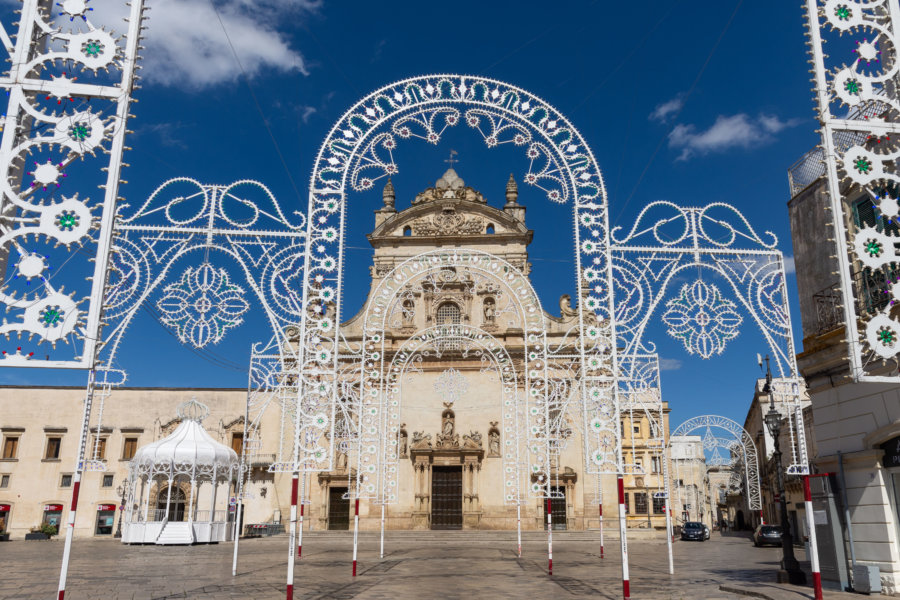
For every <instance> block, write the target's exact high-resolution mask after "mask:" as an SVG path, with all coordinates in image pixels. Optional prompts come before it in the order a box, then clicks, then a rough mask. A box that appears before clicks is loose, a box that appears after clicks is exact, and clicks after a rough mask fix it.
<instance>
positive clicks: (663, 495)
mask: <svg viewBox="0 0 900 600" xmlns="http://www.w3.org/2000/svg"><path fill="white" fill-rule="evenodd" d="M653 497H654V498H668V497H669V494H668V493H666V492H653Z"/></svg>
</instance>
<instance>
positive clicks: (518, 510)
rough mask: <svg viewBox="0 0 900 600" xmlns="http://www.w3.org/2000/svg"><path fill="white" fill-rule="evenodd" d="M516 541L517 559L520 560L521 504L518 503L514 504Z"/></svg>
mask: <svg viewBox="0 0 900 600" xmlns="http://www.w3.org/2000/svg"><path fill="white" fill-rule="evenodd" d="M516 539H517V542H518V553H519V558H522V504H521V503H520V502H516Z"/></svg>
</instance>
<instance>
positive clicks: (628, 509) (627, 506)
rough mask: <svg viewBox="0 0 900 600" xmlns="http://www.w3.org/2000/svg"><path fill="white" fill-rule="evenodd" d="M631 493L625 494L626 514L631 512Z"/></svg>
mask: <svg viewBox="0 0 900 600" xmlns="http://www.w3.org/2000/svg"><path fill="white" fill-rule="evenodd" d="M630 495H631V494H628V493H626V494H624V496H625V514H626V515H627V514H628V513H630V512H631V506H630V505H629V503H628V496H630Z"/></svg>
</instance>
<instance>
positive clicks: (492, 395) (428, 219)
mask: <svg viewBox="0 0 900 600" xmlns="http://www.w3.org/2000/svg"><path fill="white" fill-rule="evenodd" d="M374 217H375V220H374V221H375V222H374V229H373V230H372V231H371V233H370V234H369V235H368V236H367V238H368V240H369V242H370V244H371V246H372V247H373V250H374V252H373V262H372V265H371V267H370V275H371V277H370V281H369V282H367V283H368V284H369V290H370V291H369V298H368V299H367V300H366V302H364V304H363V308H362V309H361V310H360V312H359V313H358V314H356V315H353V316H351V317H349V318H348V319H346V321H345V322H344V323H342V325H341V333H342V340H343V341H342V344H345V346H346V348H345V350H346V351H347V352H346V353H347V355H348V356H349V355H352V353H353V352H352V349H353V348H355V347H358V346H359V345H360V344H361V342H362V340H363V339H364V334H365V328H366V323H367V310H368V307H369V306H370V300H371V299H372V297H373V294H374V293H375V290H377V289H378V287H379V284H380V283H381V282H382V281H383V280H384V279H385V278H386V277H388V276H389V275H390V274H391V273H392V272H394V270H395V269H397V267H398V266H399V265H402V264H404V263H405V262H407V261H409V260H410V259H413V258H414V257H418V256H421V255H422V254H423V253H429V252H431V253H435V252H442V251H450V250H466V251H473V252H480V253H484V254H485V255H490V256H492V257H494V258H496V259H497V260H498V261H499V262H500V263H502V264H504V265H507V266H506V267H503V268H505V269H511V270H514V271H515V272H516V275H517V276H520V277H524V278H525V279H526V280H527V279H528V277H529V274H530V272H531V265H530V263H529V257H528V246H529V244H530V243H531V241H532V239H533V236H534V232H533V231H532V230H530V229H529V228H528V226H527V223H526V208H525V206H523V205H522V204H521V203H520V202H519V200H518V188H517V185H516V182H515V181H514V179H513V178H512V176H510V178H509V180H508V182H507V183H506V187H505V198H504V200H503V202H502V205H501V206H500V207H495V206H492V205H491V204H490V203H489V202H488V199H487V198H486V197H485V195H484V194H482V193H481V192H479V191H477V190H475V189H473V188H472V187H470V186H467V185H466V184H465V182H464V181H463V179H462V178H461V177H460V176H459V175H458V174H457V173H456V172H455V171H454V170H453V169H452V168H450V169H448V170H447V171H446V172H445V173H444V174H443V175H442V176H441V177H440V178H439V179H438V180H437V181H436V182H435V184H434V185H433V186H431V187H428V188H426V189H425V190H423V191H422V192H421V193H419V194H417V195H416V196H415V198H413V199H412V200H411V202H410V203H409V205H408V207H406V208H404V209H400V208H398V202H397V197H396V192H395V190H394V187H393V185H392V183H391V182H390V181H388V182H387V184H386V186H385V188H384V190H383V202H382V206H381V207H380V208H379V209H378V210H376V211H375V215H374ZM359 284H360V283H358V282H347V285H359ZM509 296H510V293H509V290H508V289H507V290H504V288H503V287H502V286H498V285H497V284H496V282H495V281H491V280H490V279H489V278H488V279H486V278H484V277H483V276H480V275H479V274H478V273H476V272H474V271H473V270H469V269H467V268H465V267H463V266H460V267H458V268H455V267H454V268H449V267H448V268H445V269H443V270H441V271H440V272H439V273H438V274H437V275H434V276H429V277H424V278H420V279H417V280H410V281H409V282H408V283H407V284H406V286H405V287H404V288H403V289H402V290H401V294H400V295H399V296H398V298H397V301H396V302H395V303H394V305H393V309H392V310H391V312H390V314H389V315H387V316H386V317H385V320H384V328H383V333H384V348H385V355H386V357H385V358H386V360H387V359H391V360H393V359H396V358H397V357H398V356H402V357H404V361H403V362H402V365H401V363H399V362H397V361H394V363H392V364H395V365H400V366H398V367H397V369H398V371H397V375H396V378H395V380H396V381H397V382H399V384H400V385H398V386H397V389H398V392H397V393H398V395H399V396H398V399H399V404H400V410H399V415H398V419H397V423H396V428H395V429H394V431H396V435H397V437H396V452H395V454H394V458H395V464H394V466H393V471H392V478H393V479H392V481H394V483H395V487H393V488H392V490H394V492H393V496H394V498H393V500H392V501H391V502H389V503H388V504H387V506H386V507H385V515H386V527H387V529H513V530H514V529H515V528H516V519H517V510H516V506H515V504H514V503H512V502H510V497H509V490H508V489H504V488H505V486H504V482H505V474H504V471H505V469H507V468H509V461H508V460H505V459H504V454H505V453H506V452H507V451H506V449H507V448H508V447H509V445H510V444H511V443H513V442H514V440H513V439H511V438H512V437H513V436H515V435H517V434H516V433H514V432H513V431H512V430H510V429H509V428H508V427H507V425H508V422H507V421H506V420H505V417H504V403H505V402H507V401H508V398H507V396H508V389H505V388H504V386H505V383H504V381H505V380H504V378H503V373H502V372H501V371H502V368H501V367H499V366H498V365H497V364H493V363H491V361H490V360H489V359H490V357H489V356H487V355H486V353H485V352H484V351H483V349H482V348H479V347H477V346H476V345H474V344H471V343H469V340H467V339H466V338H465V336H456V337H454V336H452V335H451V336H449V337H447V336H442V335H441V333H442V332H447V331H449V332H451V333H452V332H453V331H457V332H458V331H461V330H466V331H477V332H479V335H480V336H481V337H483V338H489V339H491V340H494V341H495V342H496V343H497V344H498V345H499V346H500V347H502V351H503V354H504V356H506V357H508V360H509V363H508V364H507V365H505V367H504V368H506V367H508V368H511V369H513V370H522V369H523V365H524V364H525V356H524V354H525V351H526V347H527V344H526V340H525V333H524V328H523V322H522V317H523V315H522V314H520V313H521V309H517V308H516V306H515V305H514V303H513V302H512V301H511V300H512V299H511V298H510V297H509ZM573 304H574V303H573V302H572V301H571V299H570V298H569V297H568V296H566V295H563V296H561V298H560V299H559V304H558V310H559V315H558V316H557V315H555V314H551V313H550V312H548V311H546V310H543V312H542V314H541V315H540V318H541V319H542V321H543V327H544V330H545V332H546V335H547V342H548V346H549V347H550V348H551V350H552V349H557V350H558V349H562V348H564V347H565V346H566V344H569V345H571V344H573V343H574V342H573V336H572V332H573V330H574V328H575V326H576V325H577V322H578V312H577V310H576V308H575V307H574V306H573ZM517 311H519V312H517ZM427 332H431V334H430V337H429V335H426V333H427ZM576 337H577V336H576ZM426 338H427V339H426ZM423 340H424V341H423ZM414 342H415V344H413V345H414V346H415V350H414V351H413V350H410V349H409V348H410V347H411V346H410V344H411V343H414ZM419 342H421V343H419ZM343 355H344V351H342V356H343ZM352 362H353V361H352V360H350V359H348V361H347V363H348V364H347V365H346V367H347V373H351V376H350V377H349V380H352V379H353V377H352V373H353V371H352V369H353V367H354V365H353V364H352ZM356 366H357V367H358V366H359V365H356ZM554 368H555V369H556V370H557V371H558V373H557V374H558V375H559V377H558V379H559V381H560V383H559V387H558V389H557V390H556V392H555V393H556V395H557V397H558V400H559V402H558V403H557V408H556V409H554V410H551V415H550V417H551V426H552V427H553V428H554V430H555V431H556V434H557V437H558V438H559V439H560V440H562V441H563V443H562V444H561V446H560V448H559V451H558V452H557V453H556V454H555V455H554V456H553V458H552V460H551V464H550V473H549V478H550V484H551V486H552V488H553V489H554V491H555V492H556V496H558V497H557V498H555V499H554V500H553V501H552V503H551V507H550V510H551V511H552V516H553V522H554V524H555V526H556V527H557V528H560V529H576V530H581V529H589V528H596V527H598V526H599V524H600V519H599V511H598V508H597V500H598V494H599V492H600V485H599V482H598V478H597V477H596V476H593V475H586V474H585V473H584V468H583V455H582V442H581V437H580V433H579V430H580V424H579V420H580V415H579V414H578V411H577V408H575V407H574V406H571V405H570V406H569V407H568V408H566V403H567V402H572V400H573V399H574V397H575V393H576V392H577V388H578V386H577V375H575V374H574V373H575V370H570V371H568V373H566V372H564V371H565V370H566V368H567V367H566V366H565V365H557V366H556V367H554ZM520 385H521V384H520ZM349 387H352V386H349ZM522 391H523V393H524V390H522ZM82 398H83V390H80V389H77V388H49V387H48V388H33V387H6V388H2V389H0V400H2V401H3V403H4V404H3V405H4V406H17V407H18V408H17V409H16V410H7V411H6V412H5V413H4V414H2V415H0V433H2V436H3V456H2V458H0V533H3V532H4V531H5V532H7V533H10V534H11V536H12V537H13V538H16V537H22V536H23V535H24V533H27V532H28V530H29V529H31V528H34V527H39V526H40V525H41V524H42V523H49V522H56V523H62V522H64V521H65V518H66V512H67V510H68V506H69V501H70V497H71V479H72V478H71V475H72V472H71V468H72V463H73V460H72V457H73V456H74V454H75V452H76V446H77V443H78V431H79V423H80V417H81V410H80V404H81V403H80V400H81V399H82ZM191 398H196V399H197V400H198V401H200V402H202V403H203V404H205V405H206V406H207V407H209V410H210V416H209V417H208V418H207V419H206V420H205V422H204V427H205V428H206V429H207V431H208V432H209V433H210V434H211V435H212V436H213V437H214V438H217V439H218V440H219V441H221V442H223V443H225V444H226V445H229V446H231V447H232V448H233V449H235V450H236V451H238V453H240V450H241V447H242V443H243V433H244V417H243V415H244V413H245V408H246V399H247V392H246V390H245V389H163V388H143V389H139V388H122V389H116V390H113V392H112V394H111V395H110V397H109V398H107V399H106V406H105V409H104V417H103V423H102V424H101V425H100V426H97V424H96V422H95V424H94V425H93V426H92V428H91V440H90V443H91V445H92V447H96V448H98V449H99V450H100V451H101V456H100V459H101V460H103V461H104V462H105V463H106V466H107V471H106V472H104V473H86V474H85V478H84V481H83V483H82V488H81V489H82V498H81V501H80V506H87V507H88V509H87V510H79V512H78V515H77V518H78V520H77V522H76V531H77V532H79V535H96V536H102V535H109V536H111V535H112V533H113V530H114V528H115V525H116V523H115V521H116V518H117V517H121V515H122V514H138V515H140V514H141V513H140V511H124V510H122V511H116V510H115V508H116V507H121V506H124V503H125V498H126V497H127V490H122V489H121V487H120V486H121V485H122V484H123V483H124V481H125V480H126V479H127V472H128V464H129V460H130V459H131V457H132V456H133V455H134V453H135V450H136V449H137V448H138V447H140V446H144V445H146V444H148V443H151V442H154V441H156V440H159V439H161V438H163V437H165V436H166V435H167V434H168V433H170V432H171V431H172V430H173V429H174V427H176V426H177V425H178V423H177V420H176V419H173V417H174V416H175V408H176V406H178V405H179V404H180V403H182V402H185V401H187V400H190V399H191ZM340 401H341V404H342V406H341V408H342V410H341V411H339V417H338V421H339V422H338V423H337V433H336V435H338V436H340V435H342V433H341V432H342V431H343V432H346V431H349V430H351V429H352V428H353V426H354V423H353V420H354V419H356V418H358V415H354V413H353V409H352V404H353V401H354V399H353V397H352V393H348V394H347V395H345V396H342V397H341V399H340ZM137 407H140V408H137ZM664 412H665V413H666V414H665V416H664V418H663V421H662V424H661V425H662V428H663V434H664V436H665V437H666V438H667V437H668V418H667V412H668V409H665V410H664ZM279 422H280V415H279V414H276V411H269V412H267V413H266V414H265V415H264V417H263V419H262V421H261V423H260V429H259V434H260V439H261V442H262V445H261V447H259V448H258V449H255V450H254V451H253V452H252V453H251V462H250V465H249V466H250V472H249V473H250V474H249V482H248V484H247V487H246V492H247V493H246V495H245V501H244V514H243V519H242V521H243V524H244V525H247V524H254V523H285V522H286V520H287V515H288V514H289V512H290V486H291V477H290V474H289V473H288V474H284V473H274V474H273V473H269V472H268V467H269V465H271V464H272V463H273V462H274V461H275V460H276V453H277V446H278V444H279V443H281V441H280V440H279V439H278V435H277V434H275V432H277V431H278V430H279ZM658 426H659V423H656V424H655V425H651V423H650V422H649V420H648V419H647V417H646V416H645V415H640V414H635V415H634V418H633V419H631V420H628V421H623V423H622V429H623V432H622V435H623V447H624V448H623V451H624V452H625V454H626V456H625V462H626V463H628V464H631V465H636V468H635V469H634V472H633V473H632V474H629V475H628V476H626V480H625V484H626V501H627V504H628V513H629V514H628V524H629V527H638V528H647V529H651V530H653V529H655V530H659V529H661V528H662V527H663V526H664V511H663V507H662V505H661V503H660V502H659V501H658V499H657V500H654V499H653V493H654V492H655V491H658V490H659V489H660V488H661V486H662V463H661V455H660V454H659V453H658V450H655V449H654V445H653V444H652V443H650V438H652V437H653V432H652V431H651V429H652V428H653V427H658ZM97 440H100V441H99V442H98V441H97ZM337 447H338V448H340V447H341V446H340V444H337ZM344 448H345V449H346V447H344ZM357 466H358V463H357V460H356V457H355V456H354V455H352V453H351V455H348V454H342V453H338V455H337V456H336V459H335V461H334V470H332V471H327V472H319V473H310V474H307V475H306V476H305V477H303V481H302V496H303V497H304V498H305V499H306V503H307V506H306V511H305V514H306V515H307V517H306V519H305V523H304V528H305V529H313V530H324V529H346V528H348V527H351V526H352V516H351V510H350V509H351V501H350V496H351V495H352V482H353V481H354V480H355V478H356V475H357ZM543 475H544V474H542V473H534V474H532V479H531V480H530V482H531V483H534V481H536V480H537V478H539V477H541V476H543ZM507 479H508V478H507ZM526 483H527V482H526ZM170 488H173V489H174V493H173V492H172V490H171V489H170ZM615 489H616V487H615V479H614V477H613V476H604V477H603V479H602V492H603V494H602V498H603V505H604V508H605V512H606V514H607V515H609V516H610V517H612V516H614V515H615V514H616V508H615V507H616V497H615ZM348 492H351V493H348ZM521 492H522V495H521V497H522V498H523V502H522V505H521V518H522V527H523V529H532V530H534V529H541V528H543V527H545V523H546V517H545V514H546V513H545V510H546V505H545V503H544V502H542V501H541V500H540V499H538V498H532V497H530V496H529V494H528V492H527V490H524V489H523V490H521ZM150 493H151V495H155V496H156V500H155V501H154V499H153V498H149V497H148V498H149V499H148V501H147V502H148V503H149V505H150V506H151V507H152V506H153V505H154V502H156V504H157V505H158V509H159V510H157V511H155V512H156V513H160V512H161V510H162V508H163V507H164V506H165V504H163V502H164V501H165V500H166V499H168V500H169V501H171V498H173V497H175V498H191V497H193V496H192V493H193V490H192V489H191V487H190V483H189V482H184V481H172V482H165V481H161V482H158V483H157V485H156V486H155V487H153V488H152V489H151V492H150ZM234 496H236V489H235V488H233V487H232V488H231V489H230V490H229V492H228V493H227V494H224V493H223V494H220V495H219V497H218V498H217V500H215V502H217V505H216V506H214V507H212V509H213V510H222V511H231V515H230V517H229V518H233V517H234V514H235V513H234V511H233V509H232V506H233V503H234V501H233V498H234ZM149 512H150V514H153V512H154V511H149ZM183 512H184V507H182V508H181V512H180V513H179V512H178V510H177V507H176V511H175V512H174V513H173V514H183ZM133 518H134V517H133ZM137 518H141V517H137ZM380 518H381V507H380V506H378V505H377V504H376V503H375V502H371V501H367V500H363V501H362V502H361V503H360V527H361V528H362V529H370V530H371V529H378V528H379V527H380ZM48 519H49V520H48ZM609 520H612V519H609ZM607 523H608V524H607V527H609V526H612V527H615V525H614V524H612V523H609V521H607Z"/></svg>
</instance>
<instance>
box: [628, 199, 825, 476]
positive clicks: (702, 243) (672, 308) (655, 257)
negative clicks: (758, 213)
mask: <svg viewBox="0 0 900 600" xmlns="http://www.w3.org/2000/svg"><path fill="white" fill-rule="evenodd" d="M617 234H619V235H617ZM611 240H612V246H611V248H610V252H611V257H612V258H611V262H612V267H613V277H614V281H615V286H616V288H615V291H614V292H613V296H614V298H615V303H616V332H617V334H618V336H619V337H618V340H619V343H618V346H620V347H621V348H622V351H621V355H620V358H619V362H620V373H621V379H620V386H621V385H622V383H623V382H627V381H628V380H629V379H631V378H633V375H630V374H629V373H627V372H622V367H625V368H626V369H627V368H631V369H633V368H634V366H636V365H638V364H640V362H639V360H638V357H641V356H650V355H653V354H654V353H655V352H656V346H655V344H654V343H653V342H650V341H647V340H645V333H646V330H647V328H648V326H649V325H650V323H651V320H652V319H654V318H655V317H656V316H657V314H658V313H659V312H660V307H662V306H663V305H664V301H665V299H666V298H667V297H670V294H671V291H670V284H671V283H672V282H673V281H675V280H677V279H678V278H679V277H684V276H685V274H688V275H689V276H690V275H691V273H694V272H696V275H695V279H694V281H693V283H691V284H685V285H684V286H683V287H682V288H681V291H680V292H679V297H677V298H674V299H670V300H669V301H668V302H667V303H666V304H665V306H666V307H667V308H668V311H667V313H666V315H669V319H668V320H667V319H666V315H664V316H663V320H664V322H666V324H667V325H669V327H670V329H669V332H670V335H673V337H676V338H679V339H681V340H682V342H683V343H684V345H685V349H686V350H687V351H688V353H690V354H699V355H701V357H703V358H709V357H710V356H711V355H712V354H713V353H715V354H720V353H722V352H723V351H724V350H725V345H726V343H727V341H728V340H730V339H731V338H733V337H735V336H736V335H737V327H738V326H739V325H740V324H741V323H742V321H743V317H742V316H741V315H749V316H750V317H751V318H752V320H753V322H754V323H755V324H756V325H757V326H758V328H759V330H760V332H761V333H762V335H763V337H764V338H765V340H766V343H767V344H768V346H769V349H770V351H771V353H772V356H773V357H774V361H775V368H776V369H777V371H778V373H779V374H780V377H778V378H777V381H778V385H777V387H776V394H777V395H779V396H780V398H781V400H782V401H783V402H785V403H786V405H787V406H790V407H791V410H790V411H789V412H788V421H789V423H790V429H791V438H792V445H791V446H792V447H791V462H790V464H789V465H788V467H787V472H788V473H792V474H808V473H809V461H808V454H807V449H806V435H805V432H804V428H803V417H802V412H801V410H802V409H801V404H800V391H801V387H800V386H801V385H802V383H803V381H802V378H801V377H800V375H799V371H798V369H797V359H796V355H795V351H794V339H793V333H792V327H791V314H790V306H789V304H788V296H787V283H786V276H785V271H784V257H783V255H782V253H781V251H780V250H778V249H777V245H778V238H777V237H776V236H775V234H773V233H771V232H769V231H766V232H764V234H763V235H760V234H759V233H757V232H756V231H755V230H754V229H753V227H752V226H751V225H750V223H749V221H747V219H746V217H744V215H743V214H741V212H740V211H739V210H737V209H736V208H735V207H733V206H731V205H729V204H725V203H722V202H714V203H711V204H708V205H706V206H702V207H680V206H677V205H675V204H673V203H671V202H667V201H657V202H652V203H650V204H648V205H647V206H645V207H644V208H643V209H642V210H641V212H640V213H639V214H638V216H637V218H636V219H635V220H634V222H633V223H632V225H631V228H630V229H629V230H628V231H624V230H623V228H622V227H616V228H615V229H613V231H612V232H611ZM704 272H709V273H711V274H713V275H715V276H716V277H717V278H720V279H722V280H724V281H725V282H727V284H728V288H727V295H728V296H731V297H732V298H734V300H736V303H735V302H733V301H731V300H729V299H727V297H725V294H723V293H722V292H721V291H719V290H718V288H715V286H714V285H710V284H707V283H706V282H705V281H704V280H703V277H702V275H703V273H704ZM692 308H693V310H692ZM716 311H718V312H716ZM673 313H676V314H674V315H673ZM735 321H737V322H735ZM710 325H713V326H714V327H710ZM698 328H699V331H698ZM657 370H658V365H657ZM656 381H657V384H656V385H657V388H656V389H659V388H658V374H657V380H656ZM621 393H622V391H621V390H620V394H621ZM660 410H661V409H660Z"/></svg>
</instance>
